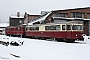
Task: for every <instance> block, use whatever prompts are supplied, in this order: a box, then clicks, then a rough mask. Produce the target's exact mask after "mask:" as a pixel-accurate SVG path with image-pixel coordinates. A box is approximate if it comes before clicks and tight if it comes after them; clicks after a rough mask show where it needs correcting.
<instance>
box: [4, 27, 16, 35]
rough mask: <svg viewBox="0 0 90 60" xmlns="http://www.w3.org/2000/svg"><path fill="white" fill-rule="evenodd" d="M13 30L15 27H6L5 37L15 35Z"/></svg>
mask: <svg viewBox="0 0 90 60" xmlns="http://www.w3.org/2000/svg"><path fill="white" fill-rule="evenodd" d="M15 29H16V27H14V26H8V27H6V30H5V31H6V35H8V36H10V35H14V34H15Z"/></svg>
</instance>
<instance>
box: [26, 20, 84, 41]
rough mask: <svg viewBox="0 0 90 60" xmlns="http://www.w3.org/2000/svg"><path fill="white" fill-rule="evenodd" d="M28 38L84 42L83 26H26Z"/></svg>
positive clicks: (65, 23) (55, 24)
mask: <svg viewBox="0 0 90 60" xmlns="http://www.w3.org/2000/svg"><path fill="white" fill-rule="evenodd" d="M25 29H26V36H28V37H40V38H53V39H56V40H58V41H60V40H65V41H75V40H83V36H82V34H83V24H78V23H76V22H75V23H71V22H63V23H48V24H40V25H32V26H26V27H25Z"/></svg>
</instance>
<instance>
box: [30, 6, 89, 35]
mask: <svg viewBox="0 0 90 60" xmlns="http://www.w3.org/2000/svg"><path fill="white" fill-rule="evenodd" d="M53 17H56V18H57V17H59V18H60V17H62V18H73V20H74V21H76V20H77V21H82V22H83V24H84V33H85V34H86V35H90V7H84V8H74V9H65V10H54V11H50V14H47V16H41V17H40V18H38V19H36V20H35V21H34V22H32V23H36V22H38V21H39V22H41V21H43V22H44V23H50V22H54V21H55V20H56V19H54V21H53ZM74 18H75V19H74ZM59 20H60V21H61V19H58V21H59ZM65 20H67V21H69V19H62V21H65ZM70 21H71V20H70ZM29 24H31V23H29Z"/></svg>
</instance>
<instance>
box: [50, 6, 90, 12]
mask: <svg viewBox="0 0 90 60" xmlns="http://www.w3.org/2000/svg"><path fill="white" fill-rule="evenodd" d="M88 8H90V7H83V8H72V9H63V10H61V9H60V10H53V11H52V12H58V11H68V10H79V9H88Z"/></svg>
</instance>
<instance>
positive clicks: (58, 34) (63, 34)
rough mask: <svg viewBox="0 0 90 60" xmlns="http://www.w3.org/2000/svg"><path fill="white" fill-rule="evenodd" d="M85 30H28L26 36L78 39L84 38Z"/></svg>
mask: <svg viewBox="0 0 90 60" xmlns="http://www.w3.org/2000/svg"><path fill="white" fill-rule="evenodd" d="M82 33H83V31H28V32H26V36H37V37H49V38H62V39H72V40H76V39H78V38H83V36H82ZM76 34H77V36H76Z"/></svg>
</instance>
